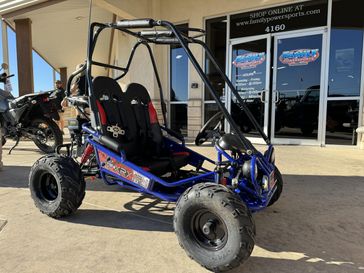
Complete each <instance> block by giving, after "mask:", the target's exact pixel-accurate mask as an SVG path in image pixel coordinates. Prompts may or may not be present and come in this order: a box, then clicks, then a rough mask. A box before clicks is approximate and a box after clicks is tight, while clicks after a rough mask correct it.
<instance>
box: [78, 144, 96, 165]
mask: <svg viewBox="0 0 364 273" xmlns="http://www.w3.org/2000/svg"><path fill="white" fill-rule="evenodd" d="M93 152H94V147H93V146H92V145H91V144H90V143H88V144H87V146H86V148H85V151H84V152H83V154H82V157H81V164H85V163H86V161H87V160H88V159H89V158H90V155H91V154H92V153H93Z"/></svg>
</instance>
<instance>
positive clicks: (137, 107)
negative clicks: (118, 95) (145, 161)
mask: <svg viewBox="0 0 364 273" xmlns="http://www.w3.org/2000/svg"><path fill="white" fill-rule="evenodd" d="M124 96H125V97H124V98H125V102H126V103H127V104H128V105H129V106H131V107H132V111H133V113H134V117H135V120H136V122H137V126H138V134H139V140H140V146H141V147H142V148H143V150H142V151H143V156H161V155H162V153H163V136H162V131H161V128H160V126H159V122H158V116H157V111H156V110H155V108H154V106H153V103H152V101H151V99H150V96H149V93H148V91H147V89H146V88H145V87H144V86H143V85H141V84H138V83H131V84H129V86H128V87H127V89H126V91H125V93H124Z"/></svg>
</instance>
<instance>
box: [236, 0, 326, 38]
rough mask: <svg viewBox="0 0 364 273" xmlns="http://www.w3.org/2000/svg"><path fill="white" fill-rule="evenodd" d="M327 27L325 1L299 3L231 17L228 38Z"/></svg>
mask: <svg viewBox="0 0 364 273" xmlns="http://www.w3.org/2000/svg"><path fill="white" fill-rule="evenodd" d="M326 25H327V0H319V1H307V2H299V3H297V4H290V5H285V6H279V7H275V8H270V9H263V10H258V11H252V12H247V13H240V14H235V15H231V17H230V38H240V37H246V36H254V35H260V34H267V33H275V32H281V31H289V30H296V29H304V28H311V27H318V26H326Z"/></svg>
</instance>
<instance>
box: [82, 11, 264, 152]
mask: <svg viewBox="0 0 364 273" xmlns="http://www.w3.org/2000/svg"><path fill="white" fill-rule="evenodd" d="M105 28H114V29H118V30H119V31H122V32H124V33H126V34H129V35H131V36H134V37H136V38H137V39H138V43H142V44H145V45H147V44H148V43H153V44H165V45H180V46H181V47H182V48H183V49H184V50H185V52H186V54H187V56H188V58H189V60H190V61H191V63H192V64H193V66H194V67H195V69H196V71H197V73H198V74H199V75H200V77H201V79H202V80H203V82H204V84H205V87H206V88H207V90H208V91H209V92H210V94H211V95H212V96H213V98H214V100H215V101H216V103H217V106H218V107H219V109H220V111H222V113H223V114H224V116H225V118H226V120H227V121H228V122H229V123H230V125H231V128H232V130H233V131H234V132H235V133H236V134H237V136H238V137H239V140H240V141H241V143H242V144H243V145H244V147H245V148H246V149H247V150H248V151H249V150H250V151H251V152H254V153H255V152H257V150H256V149H255V147H254V146H253V145H252V144H251V142H250V141H249V140H248V139H247V138H245V137H244V135H243V134H242V132H241V131H240V129H239V127H238V126H237V124H236V123H235V121H234V119H233V118H232V116H231V115H230V114H229V112H228V110H227V109H226V107H225V105H224V104H223V103H222V102H221V100H220V99H219V96H218V95H217V92H216V90H215V89H214V87H213V86H212V84H211V82H210V81H209V79H208V78H207V76H206V74H205V73H204V71H203V69H202V68H201V66H200V65H199V64H198V62H197V60H196V58H195V57H194V55H193V54H192V52H191V50H190V49H189V47H188V44H189V43H193V44H199V45H201V46H202V47H203V48H204V50H205V52H206V53H207V56H208V58H209V59H211V61H212V64H213V65H214V66H215V67H216V68H217V70H218V72H219V74H220V75H221V77H222V78H223V80H224V81H225V82H226V83H227V85H228V86H229V88H230V89H231V92H232V93H233V95H234V96H235V97H236V99H237V101H238V102H239V104H240V106H241V109H242V110H243V111H244V112H245V113H246V115H247V116H248V118H249V119H250V120H251V122H252V123H253V125H254V127H255V128H256V129H257V131H258V132H259V133H260V135H261V136H262V138H263V139H264V140H265V141H266V143H267V144H270V139H269V137H268V136H267V135H266V134H265V133H264V130H263V129H262V128H261V126H260V124H259V123H258V122H257V121H256V119H255V118H254V116H253V114H252V113H251V112H250V110H249V109H248V107H247V105H246V104H245V102H244V101H243V99H242V98H241V97H240V95H239V93H238V91H237V90H236V89H235V87H234V86H233V84H232V82H231V81H230V79H229V78H228V77H227V76H226V75H225V73H224V72H223V71H222V69H221V68H220V67H219V65H218V63H217V61H216V60H215V58H214V57H213V55H212V54H211V51H210V50H209V49H208V47H207V45H206V44H205V43H204V42H203V41H201V40H197V39H196V38H197V37H200V36H201V34H204V30H202V29H196V28H186V29H184V32H182V31H181V30H179V29H177V27H176V26H175V25H174V24H172V23H170V22H168V21H155V20H153V19H148V18H147V19H137V20H121V21H117V22H115V23H108V24H101V23H92V24H91V27H90V33H89V47H88V49H89V51H88V59H87V81H88V85H89V88H90V95H91V96H92V77H91V65H92V64H97V65H99V66H105V67H109V68H114V67H111V66H110V65H108V64H103V63H99V62H97V63H95V62H94V61H93V60H92V56H93V52H94V48H95V44H96V41H97V38H98V36H99V34H100V32H101V31H102V30H103V29H105ZM141 28H146V29H148V30H139V31H135V29H136V30H137V29H141ZM157 28H163V29H157ZM189 32H197V33H198V35H197V36H192V37H190V36H188V33H189ZM148 50H149V49H148ZM134 51H135V48H134V49H133V50H132V53H131V56H130V58H129V61H128V65H127V67H125V68H118V70H122V71H123V74H122V75H121V77H123V76H124V75H125V74H126V73H128V68H129V65H130V62H131V59H132V58H133V55H134ZM150 53H151V51H150ZM152 62H153V61H152ZM153 68H154V69H155V68H156V67H155V63H154V64H153ZM115 69H116V68H115ZM121 77H120V76H119V77H118V78H121ZM91 104H92V102H91ZM95 118H97V117H95Z"/></svg>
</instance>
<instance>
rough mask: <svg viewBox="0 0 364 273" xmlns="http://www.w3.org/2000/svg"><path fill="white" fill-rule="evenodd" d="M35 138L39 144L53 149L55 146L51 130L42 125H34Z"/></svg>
mask: <svg viewBox="0 0 364 273" xmlns="http://www.w3.org/2000/svg"><path fill="white" fill-rule="evenodd" d="M35 134H36V137H37V140H38V141H39V143H40V144H42V145H45V146H49V147H53V146H54V145H55V134H54V132H53V130H52V128H51V127H50V126H49V125H48V124H46V123H44V122H41V123H38V124H37V125H36V132H35Z"/></svg>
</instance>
